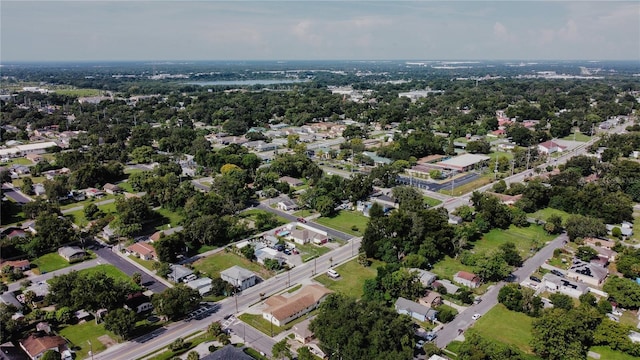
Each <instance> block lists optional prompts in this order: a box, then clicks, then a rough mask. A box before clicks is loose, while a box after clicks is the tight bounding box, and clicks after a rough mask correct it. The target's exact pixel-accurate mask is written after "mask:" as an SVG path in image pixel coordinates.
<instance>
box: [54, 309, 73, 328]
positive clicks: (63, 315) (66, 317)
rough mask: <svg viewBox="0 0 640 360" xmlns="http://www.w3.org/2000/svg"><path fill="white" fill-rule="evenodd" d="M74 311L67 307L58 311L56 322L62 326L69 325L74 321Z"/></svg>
mask: <svg viewBox="0 0 640 360" xmlns="http://www.w3.org/2000/svg"><path fill="white" fill-rule="evenodd" d="M73 316H74V314H73V311H71V309H69V308H68V307H66V306H63V307H61V308H59V309H58V310H56V321H57V322H59V323H60V324H68V323H69V322H70V321H71V319H73Z"/></svg>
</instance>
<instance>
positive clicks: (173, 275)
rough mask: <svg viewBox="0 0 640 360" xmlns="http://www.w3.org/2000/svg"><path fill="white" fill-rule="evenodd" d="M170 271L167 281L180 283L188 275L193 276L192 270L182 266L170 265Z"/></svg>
mask: <svg viewBox="0 0 640 360" xmlns="http://www.w3.org/2000/svg"><path fill="white" fill-rule="evenodd" d="M170 269H171V272H170V273H169V274H168V275H167V279H169V280H171V281H173V282H181V281H183V280H185V279H186V278H187V277H188V276H189V275H193V270H191V269H189V268H187V267H184V266H182V265H176V264H172V265H171V266H170Z"/></svg>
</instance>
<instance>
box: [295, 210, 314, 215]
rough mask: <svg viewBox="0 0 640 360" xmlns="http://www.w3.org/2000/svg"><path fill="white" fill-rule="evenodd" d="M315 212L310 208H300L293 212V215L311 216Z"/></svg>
mask: <svg viewBox="0 0 640 360" xmlns="http://www.w3.org/2000/svg"><path fill="white" fill-rule="evenodd" d="M315 213H316V212H315V211H313V210H310V209H302V210H298V211H296V212H294V213H293V216H298V217H307V216H311V215H313V214H315Z"/></svg>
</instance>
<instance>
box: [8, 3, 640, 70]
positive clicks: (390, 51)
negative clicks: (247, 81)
mask: <svg viewBox="0 0 640 360" xmlns="http://www.w3.org/2000/svg"><path fill="white" fill-rule="evenodd" d="M0 10H1V11H0V46H1V47H0V50H1V51H0V63H15V62H21V63H23V62H26V63H31V62H41V61H45V62H93V61H97V62H113V61H117V62H126V61H136V62H137V61H143V62H157V61H322V60H316V59H329V60H328V61H388V60H387V59H453V60H452V61H455V59H461V60H466V59H487V61H509V60H510V59H549V61H590V60H593V61H606V60H611V61H618V60H619V61H640V17H639V16H638V14H640V2H638V1H605V0H602V1H529V0H524V1H489V0H480V1H438V0H423V1H312V0H308V1H302V0H300V1H280V0H272V1H222V0H214V1H58V0H49V1H17V0H3V1H1V2H0ZM155 59H160V60H155ZM167 59H168V60H167ZM182 59H199V60H182ZM210 59H217V60H210ZM238 59H240V60H238ZM242 59H246V60H242ZM277 59H292V60H277ZM331 59H336V60H331ZM349 59H355V60H349ZM357 59H361V60H357ZM489 59H497V60H489ZM574 59H578V60H574ZM579 59H584V60H579ZM537 61H540V60H537Z"/></svg>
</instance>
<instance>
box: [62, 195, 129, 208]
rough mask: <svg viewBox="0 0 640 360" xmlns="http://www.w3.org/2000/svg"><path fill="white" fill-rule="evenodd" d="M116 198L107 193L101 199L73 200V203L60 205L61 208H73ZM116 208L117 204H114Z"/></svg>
mask: <svg viewBox="0 0 640 360" xmlns="http://www.w3.org/2000/svg"><path fill="white" fill-rule="evenodd" d="M115 198H116V196H115V195H106V196H103V197H102V198H100V199H94V198H88V199H86V200H83V201H78V202H72V203H69V204H64V205H61V206H60V210H65V209H71V208H74V207H78V206H87V205H89V204H91V203H98V202H102V201H105V200H111V199H115ZM114 208H115V205H114Z"/></svg>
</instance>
